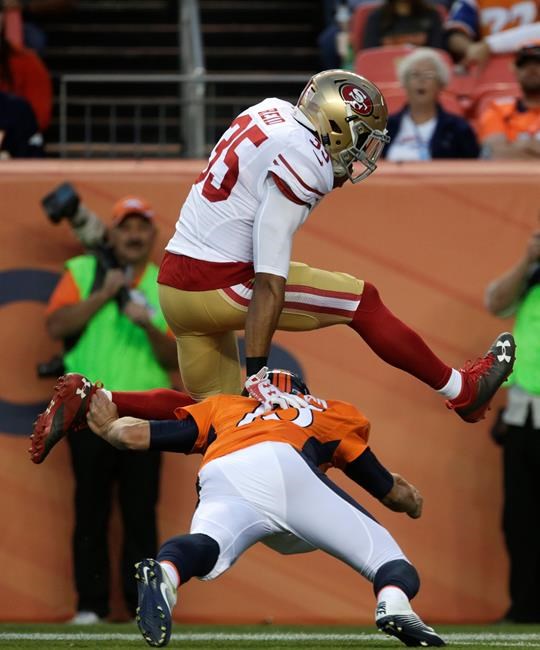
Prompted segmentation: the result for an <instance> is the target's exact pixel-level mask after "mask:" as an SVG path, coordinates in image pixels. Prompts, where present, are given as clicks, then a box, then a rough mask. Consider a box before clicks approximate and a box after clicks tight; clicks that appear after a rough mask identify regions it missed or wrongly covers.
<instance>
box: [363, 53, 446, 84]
mask: <svg viewBox="0 0 540 650" xmlns="http://www.w3.org/2000/svg"><path fill="white" fill-rule="evenodd" d="M414 50H415V48H414V46H412V45H387V46H385V47H371V48H369V49H367V50H362V51H361V52H358V54H357V55H356V58H355V66H354V69H355V72H357V73H358V74H361V75H363V76H364V77H367V78H368V79H370V80H371V81H373V82H374V83H375V84H377V85H378V86H381V85H385V84H399V79H398V76H397V65H398V63H399V61H400V60H401V59H402V58H403V57H405V56H407V54H410V53H411V52H413V51H414ZM436 51H437V52H438V54H439V55H440V56H441V58H442V59H443V60H444V61H446V63H447V64H448V66H449V68H450V70H452V67H453V64H452V59H451V58H450V55H449V54H448V52H446V51H445V50H440V49H437V50H436Z"/></svg>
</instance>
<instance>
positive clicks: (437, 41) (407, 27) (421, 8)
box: [363, 0, 443, 48]
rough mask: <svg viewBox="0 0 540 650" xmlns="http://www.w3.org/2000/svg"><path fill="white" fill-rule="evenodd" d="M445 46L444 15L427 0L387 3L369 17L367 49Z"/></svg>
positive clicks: (405, 0)
mask: <svg viewBox="0 0 540 650" xmlns="http://www.w3.org/2000/svg"><path fill="white" fill-rule="evenodd" d="M403 44H409V45H419V46H422V45H423V46H427V47H442V46H443V28H442V20H441V14H440V13H439V11H438V10H437V9H435V8H434V7H433V6H432V5H431V4H429V3H428V2H427V1H426V0H385V1H384V2H383V4H382V5H381V6H380V7H377V8H376V9H374V10H373V12H372V13H371V14H370V15H369V16H368V19H367V22H366V28H365V30H364V38H363V47H364V48H368V47H379V46H381V45H403Z"/></svg>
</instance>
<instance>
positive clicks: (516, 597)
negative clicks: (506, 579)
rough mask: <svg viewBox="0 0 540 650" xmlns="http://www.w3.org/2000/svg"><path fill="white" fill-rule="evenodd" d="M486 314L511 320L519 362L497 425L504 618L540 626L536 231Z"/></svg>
mask: <svg viewBox="0 0 540 650" xmlns="http://www.w3.org/2000/svg"><path fill="white" fill-rule="evenodd" d="M486 306H487V308H488V310H489V311H490V312H491V313H492V314H495V315H496V316H500V317H501V318H506V317H508V316H511V315H513V316H515V325H514V336H515V339H516V344H517V346H518V349H519V355H518V357H519V358H518V360H517V361H516V364H515V366H514V371H513V373H512V375H511V376H510V378H509V380H508V381H509V384H510V388H509V390H508V397H507V402H506V408H505V409H504V411H503V412H502V418H501V419H500V420H499V422H498V423H497V426H496V434H497V438H496V439H497V441H498V442H501V443H502V446H503V468H504V510H503V531H504V536H505V540H506V548H507V551H508V557H509V560H510V601H511V603H510V608H509V610H508V612H507V613H506V616H505V619H504V620H506V621H509V622H516V623H540V592H539V591H538V584H539V582H540V523H539V521H538V520H537V518H536V512H537V510H538V474H539V472H540V373H539V372H538V368H539V367H540V318H539V314H540V230H537V231H536V232H534V233H532V234H531V235H530V236H529V239H528V241H527V243H526V245H525V246H524V248H523V253H522V254H521V255H520V256H519V258H518V260H517V261H516V263H515V264H514V266H513V267H512V268H511V269H509V270H508V271H507V272H506V273H504V274H503V275H502V276H500V277H498V278H497V279H496V280H494V281H493V282H492V283H491V284H490V285H489V287H488V288H487V291H486Z"/></svg>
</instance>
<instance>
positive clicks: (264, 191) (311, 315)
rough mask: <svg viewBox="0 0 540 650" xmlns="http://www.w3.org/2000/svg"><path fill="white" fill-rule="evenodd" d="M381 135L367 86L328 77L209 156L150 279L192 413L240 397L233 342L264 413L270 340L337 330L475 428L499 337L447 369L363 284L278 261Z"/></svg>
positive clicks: (251, 111)
mask: <svg viewBox="0 0 540 650" xmlns="http://www.w3.org/2000/svg"><path fill="white" fill-rule="evenodd" d="M386 121H387V107H386V104H385V101H384V98H383V96H382V95H381V93H380V92H379V90H378V88H377V87H376V86H375V85H374V84H373V83H371V82H370V81H368V80H367V79H365V78H364V77H361V76H359V75H357V74H354V73H352V72H347V71H343V70H328V71H325V72H321V73H319V74H317V75H315V76H314V77H312V78H311V79H310V80H309V82H308V84H307V86H306V87H305V88H304V90H303V91H302V94H301V95H300V98H299V100H298V103H297V104H296V106H294V105H292V104H290V103H289V102H286V101H283V100H280V99H277V98H269V99H265V100H264V101H262V102H261V103H259V104H256V105H255V106H252V107H251V108H248V109H247V110H245V111H244V112H243V113H241V114H240V115H239V116H238V117H237V118H236V119H235V120H234V121H233V123H232V124H231V126H230V127H229V129H227V131H226V132H225V133H224V135H223V136H222V138H221V139H220V140H219V142H218V143H217V145H216V146H215V147H214V149H213V151H212V153H211V155H210V159H209V161H208V165H207V166H206V169H204V171H203V172H202V173H201V174H200V175H199V177H198V178H197V179H196V181H195V183H194V184H193V187H192V189H191V191H190V193H189V196H188V198H187V199H186V201H185V203H184V205H183V206H182V209H181V212H180V217H179V219H178V221H177V224H176V231H175V233H174V235H173V237H172V238H171V240H170V241H169V243H168V245H167V246H166V253H165V256H164V258H163V261H162V264H161V269H160V274H159V278H158V282H159V283H160V301H161V306H162V309H163V312H164V314H165V316H166V318H167V321H168V323H169V326H170V327H171V329H172V330H173V331H174V333H175V335H176V337H177V341H178V353H179V363H180V370H181V374H182V380H183V382H184V385H185V387H186V389H187V390H188V392H189V393H190V394H191V396H192V397H193V398H194V399H196V400H200V399H203V398H205V397H208V396H210V395H213V394H216V393H229V394H237V393H240V392H241V390H242V379H241V369H240V363H239V358H238V350H237V343H236V335H235V330H244V331H245V344H246V362H247V376H248V379H247V381H246V383H245V389H246V390H247V391H248V392H249V393H250V394H251V395H252V396H257V397H258V398H259V399H261V400H265V399H266V393H265V387H267V385H268V382H267V379H266V377H265V374H264V372H259V371H260V370H261V368H263V367H264V366H265V365H266V361H267V356H268V353H269V349H270V344H271V340H272V336H273V334H274V331H275V330H276V329H285V330H295V331H305V330H311V329H317V328H320V327H326V326H328V325H333V324H338V323H342V324H348V325H349V326H350V327H352V328H353V329H354V330H355V331H356V332H357V333H358V334H360V336H362V338H363V339H364V340H365V341H366V343H367V344H368V345H369V346H370V347H371V348H372V350H373V351H374V352H375V353H376V354H377V355H378V356H380V357H381V358H382V359H384V360H385V361H386V362H387V363H390V364H391V365H393V366H395V367H398V368H400V369H402V370H404V371H406V372H409V373H410V374H412V375H414V376H415V377H417V378H418V379H420V380H421V381H423V382H425V383H426V384H428V385H429V386H430V387H431V388H433V389H435V390H437V391H438V392H439V393H440V394H441V395H442V396H443V397H444V398H445V399H446V400H447V401H446V404H447V406H448V407H449V408H452V409H455V410H456V412H457V413H458V414H459V415H460V416H461V417H462V418H463V419H464V420H465V421H467V422H476V421H478V420H479V419H482V418H483V417H484V414H485V411H486V410H487V408H488V405H489V402H490V400H491V398H492V396H493V394H494V393H495V392H496V390H497V389H498V387H499V386H500V385H501V384H502V383H503V381H504V380H505V379H506V377H507V376H508V374H509V373H510V371H511V369H512V365H513V361H514V356H515V355H514V341H513V339H512V336H511V335H510V334H508V333H504V334H501V335H500V336H499V337H497V339H496V340H495V342H494V343H493V345H492V346H491V348H490V350H489V351H488V352H487V354H486V355H485V356H484V357H481V358H479V359H477V360H476V361H474V362H473V363H469V364H466V365H465V367H464V368H462V369H460V370H457V369H454V368H451V367H449V366H447V365H446V364H444V363H443V362H442V361H441V360H440V359H438V358H437V357H436V356H435V354H434V353H433V352H432V351H431V350H430V349H429V348H428V347H427V345H426V344H425V343H424V341H423V340H422V339H421V338H420V336H418V334H416V333H415V332H413V331H412V330H411V329H410V328H409V327H407V326H406V325H405V324H404V323H402V322H401V321H400V320H399V319H398V318H396V317H395V316H394V315H393V314H392V313H391V312H390V311H389V310H388V309H387V308H386V307H385V305H384V304H383V303H382V301H381V299H380V297H379V294H378V292H377V289H376V288H375V287H374V286H373V285H372V284H370V283H368V282H364V281H363V280H359V279H357V278H354V277H352V276H350V275H347V274H344V273H336V272H329V271H324V270H321V269H315V268H311V267H309V266H307V265H305V264H299V263H296V262H291V260H290V256H291V247H292V241H293V235H294V233H295V231H296V230H297V229H298V228H299V227H300V226H301V225H302V223H303V222H304V221H305V220H306V219H307V218H308V216H309V214H310V212H311V211H312V210H313V209H314V208H315V207H316V206H317V204H318V203H319V201H320V200H321V199H322V198H323V196H324V195H325V194H328V192H330V191H331V190H332V189H333V188H334V187H337V186H340V185H342V184H343V183H344V182H346V181H347V180H350V181H351V182H352V183H357V182H359V181H361V180H363V179H365V178H367V176H369V175H370V174H371V173H372V172H373V171H374V170H375V169H376V165H377V160H378V158H379V155H380V153H381V150H382V148H383V147H384V145H385V143H387V142H388V136H387V135H386ZM501 352H502V354H501ZM261 391H262V392H261Z"/></svg>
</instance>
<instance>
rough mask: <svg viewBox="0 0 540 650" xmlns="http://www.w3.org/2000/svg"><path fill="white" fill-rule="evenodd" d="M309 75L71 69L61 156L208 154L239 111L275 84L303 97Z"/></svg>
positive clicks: (63, 83) (62, 113)
mask: <svg viewBox="0 0 540 650" xmlns="http://www.w3.org/2000/svg"><path fill="white" fill-rule="evenodd" d="M306 80H307V78H306V75H302V74H288V75H283V74H244V75H237V74H206V73H204V72H202V71H197V72H195V73H193V74H160V75H154V74H110V75H102V74H66V75H63V76H62V77H61V78H60V88H59V104H60V105H59V119H60V124H59V127H60V128H59V143H58V153H59V155H60V156H61V157H69V156H71V155H76V156H77V157H81V156H82V157H92V156H95V155H98V156H100V157H107V156H108V157H123V156H129V157H142V156H153V157H179V156H182V157H186V158H188V157H189V158H193V157H204V156H205V155H207V153H208V151H209V150H210V149H211V147H212V146H213V145H214V144H215V142H216V140H217V139H218V138H219V136H220V135H221V133H223V131H224V130H225V128H226V127H227V125H228V123H229V122H230V121H231V118H232V117H234V116H235V115H237V114H238V113H239V112H241V111H242V110H243V109H244V108H246V107H247V106H249V105H251V104H253V103H256V102H257V101H260V100H261V99H263V98H265V97H268V96H275V94H276V90H275V89H276V84H279V89H280V93H279V96H280V97H281V98H283V99H289V100H291V101H296V98H297V97H298V94H299V92H300V90H301V89H302V87H303V85H304V84H305V83H306ZM201 88H203V89H204V92H201V90H200V89H201ZM238 88H242V94H239V93H238ZM289 89H290V90H289Z"/></svg>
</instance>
